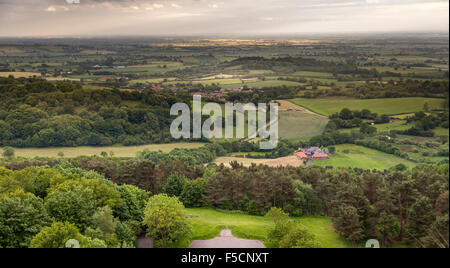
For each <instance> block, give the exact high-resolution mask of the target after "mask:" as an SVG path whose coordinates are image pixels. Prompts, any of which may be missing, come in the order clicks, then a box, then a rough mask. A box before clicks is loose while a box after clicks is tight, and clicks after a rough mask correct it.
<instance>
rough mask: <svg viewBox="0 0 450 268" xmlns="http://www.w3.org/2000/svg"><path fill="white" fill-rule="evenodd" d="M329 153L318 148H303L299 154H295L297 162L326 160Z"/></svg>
mask: <svg viewBox="0 0 450 268" xmlns="http://www.w3.org/2000/svg"><path fill="white" fill-rule="evenodd" d="M329 153H330V152H329V151H328V150H327V149H325V150H322V149H320V148H319V147H310V148H303V149H302V150H301V151H300V152H297V153H295V155H296V156H297V158H298V159H299V160H304V159H310V160H311V159H328V155H329Z"/></svg>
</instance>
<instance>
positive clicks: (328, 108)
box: [291, 98, 444, 116]
mask: <svg viewBox="0 0 450 268" xmlns="http://www.w3.org/2000/svg"><path fill="white" fill-rule="evenodd" d="M291 102H293V103H294V104H297V105H300V106H303V107H305V108H307V109H309V110H311V111H313V112H316V113H319V114H322V115H326V116H329V115H331V114H334V113H336V112H340V111H341V110H342V109H343V108H349V109H350V110H362V109H369V110H370V111H371V112H373V113H378V114H387V115H395V114H404V113H414V112H419V111H422V110H423V106H424V104H425V103H428V106H429V109H430V110H434V109H436V110H439V109H442V105H443V103H444V100H443V99H438V98H387V99H368V100H365V99H348V98H322V99H293V100H291Z"/></svg>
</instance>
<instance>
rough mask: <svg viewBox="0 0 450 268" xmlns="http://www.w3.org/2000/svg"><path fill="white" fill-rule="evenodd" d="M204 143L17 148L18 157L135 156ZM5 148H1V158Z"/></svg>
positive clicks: (192, 146)
mask: <svg viewBox="0 0 450 268" xmlns="http://www.w3.org/2000/svg"><path fill="white" fill-rule="evenodd" d="M203 145H204V144H203V143H169V144H149V145H139V146H109V147H91V146H81V147H57V148H17V149H15V152H16V156H18V157H27V158H34V157H57V156H58V153H60V152H62V153H63V154H64V157H68V158H73V157H78V156H92V155H100V154H101V153H102V152H107V153H108V154H109V153H110V152H114V156H117V157H135V156H136V153H137V152H139V151H143V150H145V149H147V150H151V151H159V150H161V151H163V152H170V151H172V150H173V149H175V148H187V149H189V148H198V147H201V146H203ZM2 152H3V150H2V149H1V148H0V158H1V153H2Z"/></svg>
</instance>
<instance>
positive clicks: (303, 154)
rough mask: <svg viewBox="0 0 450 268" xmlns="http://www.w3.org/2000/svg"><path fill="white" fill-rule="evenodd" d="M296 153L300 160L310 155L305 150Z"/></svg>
mask: <svg viewBox="0 0 450 268" xmlns="http://www.w3.org/2000/svg"><path fill="white" fill-rule="evenodd" d="M295 155H297V157H298V158H299V159H300V160H303V159H308V156H307V155H306V154H305V153H304V152H297V153H295Z"/></svg>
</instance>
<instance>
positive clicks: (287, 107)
mask: <svg viewBox="0 0 450 268" xmlns="http://www.w3.org/2000/svg"><path fill="white" fill-rule="evenodd" d="M276 102H278V103H279V104H280V106H279V108H278V111H300V112H304V113H306V114H313V115H317V116H320V117H326V116H323V115H321V114H317V113H315V112H313V111H310V110H308V109H306V108H304V107H302V106H298V105H296V104H294V103H292V102H290V101H287V100H277V101H276Z"/></svg>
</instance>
